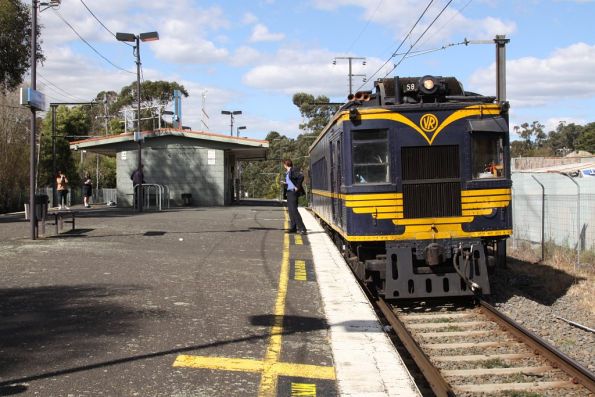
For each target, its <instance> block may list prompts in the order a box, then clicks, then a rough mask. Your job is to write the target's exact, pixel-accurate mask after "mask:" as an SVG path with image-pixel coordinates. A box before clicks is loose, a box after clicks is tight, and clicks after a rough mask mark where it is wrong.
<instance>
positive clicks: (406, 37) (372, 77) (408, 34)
mask: <svg viewBox="0 0 595 397" xmlns="http://www.w3.org/2000/svg"><path fill="white" fill-rule="evenodd" d="M451 1H452V0H451ZM433 2H434V0H430V2H429V3H428V5H427V6H426V8H425V9H424V11H423V12H422V13H421V15H420V16H419V18H417V21H415V23H414V24H413V26H412V27H411V29H410V30H409V32H408V33H407V35H406V36H405V37H404V38H403V40H401V44H399V46H398V47H397V49H396V50H395V51H394V52H393V54H392V55H391V56H390V57H389V58H388V59H387V60H386V62H384V63H383V64H382V66H380V67H379V68H378V69H377V70H376V71H375V72H374V73H372V75H371V76H370V77H369V78H368V81H370V80H372V79H374V76H376V74H378V72H380V71H381V70H382V68H383V67H385V66H386V64H387V63H389V62H390V60H391V59H393V58H394V57H395V56H396V54H397V52H398V51H399V50H400V49H401V47H402V46H403V44H405V41H406V40H407V39H408V38H409V36H411V33H412V32H413V29H415V27H416V26H417V24H418V23H419V21H421V19H422V18H423V17H424V15H426V12H428V9H429V8H430V6H431V5H432V3H433ZM449 4H450V2H449ZM391 71H392V70H391ZM365 84H366V83H364V84H362V85H360V86H359V87H358V88H357V89H356V91H359V90H360V89H361V88H362V87H363V86H364V85H365Z"/></svg>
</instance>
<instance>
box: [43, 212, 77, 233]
mask: <svg viewBox="0 0 595 397" xmlns="http://www.w3.org/2000/svg"><path fill="white" fill-rule="evenodd" d="M49 217H53V218H54V225H55V226H56V234H60V232H62V229H64V222H70V223H72V229H71V230H74V229H75V228H76V223H75V222H76V212H74V211H71V210H58V211H51V212H48V213H47V216H46V217H45V218H44V219H42V220H41V234H43V235H45V222H46V221H47V219H48V218H49ZM64 218H70V220H64Z"/></svg>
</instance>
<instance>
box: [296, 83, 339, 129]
mask: <svg viewBox="0 0 595 397" xmlns="http://www.w3.org/2000/svg"><path fill="white" fill-rule="evenodd" d="M293 104H294V105H295V106H297V107H298V109H299V110H300V114H301V115H302V118H303V119H304V123H302V124H300V129H301V130H303V131H305V132H306V133H310V134H315V135H318V134H320V131H322V130H323V128H324V127H325V126H326V125H327V124H328V122H329V120H330V119H331V117H332V116H333V114H335V113H336V112H337V110H338V108H339V105H335V104H330V103H329V99H328V97H326V96H324V95H320V96H318V97H316V98H315V97H314V96H313V95H311V94H306V93H304V92H298V93H297V94H294V96H293Z"/></svg>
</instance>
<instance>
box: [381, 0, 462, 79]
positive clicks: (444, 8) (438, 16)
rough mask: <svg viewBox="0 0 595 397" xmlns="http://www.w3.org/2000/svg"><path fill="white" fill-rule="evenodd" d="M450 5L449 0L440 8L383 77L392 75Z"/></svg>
mask: <svg viewBox="0 0 595 397" xmlns="http://www.w3.org/2000/svg"><path fill="white" fill-rule="evenodd" d="M450 3H452V0H449V2H448V3H446V5H445V6H444V7H443V8H442V10H440V12H439V13H438V15H436V17H435V18H434V19H433V20H432V22H431V23H430V24H429V25H428V27H427V28H426V29H425V30H424V31H423V32H422V34H421V35H420V36H419V37H418V38H417V40H415V42H414V43H413V44H411V46H410V47H409V50H408V51H407V52H406V53H405V54H404V55H403V56H402V57H401V59H400V60H399V62H397V63H396V64H395V65H394V66H393V67H392V69H391V70H389V71H388V73H386V74H385V75H384V77H386V76H388V75H389V74H391V73H392V71H393V70H395V69H396V68H397V67H398V66H399V65H400V64H401V62H403V60H404V59H405V57H406V56H407V55H408V54H409V53H410V52H411V50H412V49H413V48H414V47H415V46H416V45H417V43H418V42H419V41H420V40H421V39H422V37H424V35H425V34H426V32H427V31H428V30H429V29H430V28H431V27H432V26H433V25H434V23H435V22H436V21H437V20H438V18H440V16H441V15H442V13H444V11H445V10H446V9H447V8H448V6H449V5H450Z"/></svg>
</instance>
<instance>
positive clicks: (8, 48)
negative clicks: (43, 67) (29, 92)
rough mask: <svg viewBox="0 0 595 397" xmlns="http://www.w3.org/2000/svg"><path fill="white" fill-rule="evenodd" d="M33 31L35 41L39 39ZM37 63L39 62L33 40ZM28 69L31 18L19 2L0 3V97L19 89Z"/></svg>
mask: <svg viewBox="0 0 595 397" xmlns="http://www.w3.org/2000/svg"><path fill="white" fill-rule="evenodd" d="M40 30H41V29H38V31H37V37H39V35H40ZM37 43H38V44H37V59H39V60H40V61H43V59H44V58H43V53H42V51H41V45H40V44H39V40H37ZM30 67H31V15H30V14H29V8H28V7H27V6H26V5H25V4H24V3H22V2H21V1H20V0H0V93H6V92H7V91H12V90H14V89H16V88H18V87H19V85H21V83H22V82H23V76H24V75H25V73H26V72H27V70H28V69H29V68H30Z"/></svg>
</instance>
